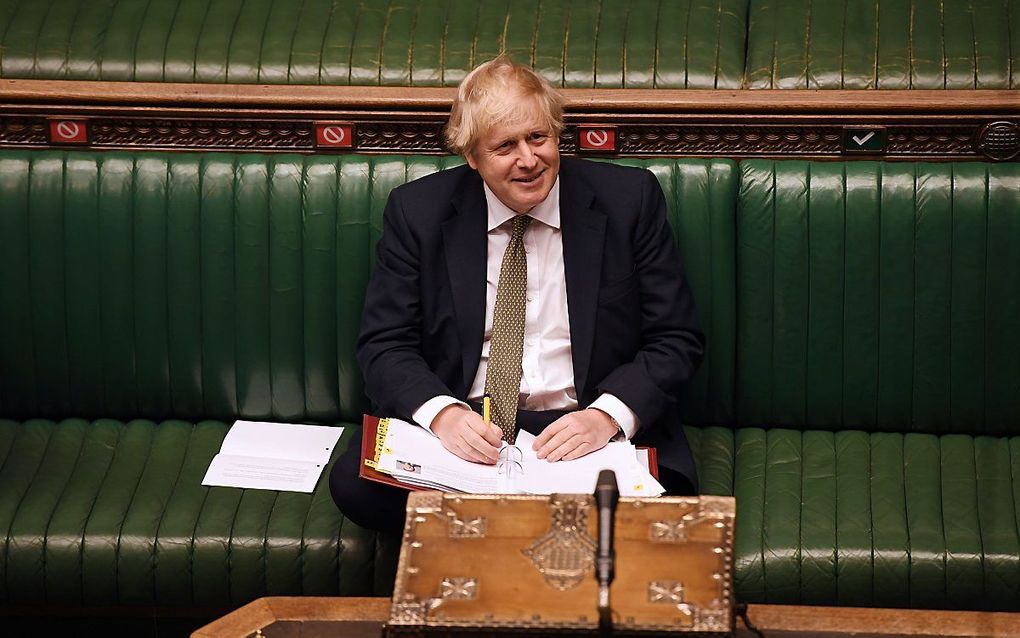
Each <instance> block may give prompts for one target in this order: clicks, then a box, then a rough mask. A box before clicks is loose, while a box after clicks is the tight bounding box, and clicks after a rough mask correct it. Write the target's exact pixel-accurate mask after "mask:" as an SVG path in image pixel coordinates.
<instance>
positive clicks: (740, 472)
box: [734, 428, 1020, 611]
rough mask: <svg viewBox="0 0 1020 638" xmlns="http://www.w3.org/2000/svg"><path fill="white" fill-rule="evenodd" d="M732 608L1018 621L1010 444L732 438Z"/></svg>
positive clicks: (1019, 447)
mask: <svg viewBox="0 0 1020 638" xmlns="http://www.w3.org/2000/svg"><path fill="white" fill-rule="evenodd" d="M735 453H736V460H735V470H734V472H735V489H734V495H735V496H736V498H737V503H738V508H737V509H738V514H737V530H736V559H735V569H736V590H737V598H738V599H739V600H741V601H743V602H767V603H783V604H815V605H851V606H876V607H931V608H962V609H994V610H1013V611H1016V610H1018V609H1020V541H1018V535H1017V530H1018V529H1020V509H1018V508H1017V504H1018V503H1020V481H1018V480H1017V477H1020V437H1012V438H993V437H986V436H979V437H971V436H968V435H961V434H947V435H942V436H937V435H933V434H920V433H908V434H902V433H878V432H876V433H867V432H862V431H856V430H843V431H839V432H835V433H833V432H825V431H818V430H807V431H798V430H788V429H772V430H762V429H759V428H742V429H739V430H737V432H736V450H735Z"/></svg>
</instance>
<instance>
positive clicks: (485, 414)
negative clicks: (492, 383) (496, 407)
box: [482, 392, 492, 425]
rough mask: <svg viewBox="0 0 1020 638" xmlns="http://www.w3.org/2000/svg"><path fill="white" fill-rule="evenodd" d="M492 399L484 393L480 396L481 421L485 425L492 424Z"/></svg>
mask: <svg viewBox="0 0 1020 638" xmlns="http://www.w3.org/2000/svg"><path fill="white" fill-rule="evenodd" d="M491 409H492V397H490V396H489V393H488V392H486V393H485V394H483V395H482V419H483V420H484V421H485V425H489V424H490V423H492V412H491V411H490V410H491Z"/></svg>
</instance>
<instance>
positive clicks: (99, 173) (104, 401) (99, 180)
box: [29, 155, 110, 414]
mask: <svg viewBox="0 0 1020 638" xmlns="http://www.w3.org/2000/svg"><path fill="white" fill-rule="evenodd" d="M104 159H105V157H104V156H102V155H100V156H98V157H96V214H95V216H94V217H93V221H94V222H95V224H96V237H97V238H101V237H102V236H103V228H102V226H103V222H102V216H103V212H102V211H103V206H102V204H103V165H104V162H103V160H104ZM29 246H31V244H29ZM100 250H102V244H101V240H100ZM101 259H102V258H101V257H99V258H98V259H97V260H96V261H97V263H96V290H97V291H101V290H103V288H104V287H105V283H104V281H103V265H102V262H101ZM29 283H31V282H29ZM105 314H106V313H105V312H103V301H102V298H101V297H100V299H98V300H97V303H96V318H97V319H98V325H99V343H100V348H99V381H100V383H99V385H100V394H99V402H100V405H101V406H102V407H101V409H102V413H103V414H109V412H110V406H109V397H110V393H109V390H108V389H107V387H108V385H109V384H108V379H107V376H108V375H107V370H106V359H107V357H106V347H105V345H106V344H105V343H104V339H103V335H104V333H105V330H103V324H104V315H105ZM34 332H35V331H33V334H34ZM37 376H38V375H37Z"/></svg>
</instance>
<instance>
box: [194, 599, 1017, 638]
mask: <svg viewBox="0 0 1020 638" xmlns="http://www.w3.org/2000/svg"><path fill="white" fill-rule="evenodd" d="M389 612H390V599H389V598H380V597H372V598H368V597H362V598H358V597H342V596H341V597H337V596H329V597H325V596H273V597H267V598H260V599H258V600H255V601H253V602H250V603H248V604H247V605H245V606H243V607H240V608H239V609H236V610H234V611H233V612H231V613H229V614H227V615H226V616H224V617H222V618H220V619H218V620H216V621H214V622H212V623H210V624H208V625H206V626H204V627H202V628H200V629H198V630H197V631H195V632H194V633H193V634H191V635H192V638H245V637H247V636H251V635H252V634H254V633H255V632H256V631H257V630H258V629H262V628H265V627H266V626H267V625H269V624H271V623H273V622H274V621H278V620H291V621H302V620H315V621H345V620H349V621H362V622H378V623H380V624H381V623H384V622H385V621H386V620H387V618H389ZM747 615H748V619H749V620H750V621H751V623H752V624H753V625H754V626H755V627H756V628H757V629H758V630H760V631H762V632H764V634H765V636H766V637H768V636H770V635H775V634H776V633H777V632H781V633H782V634H783V635H787V636H793V635H804V636H850V635H857V636H890V637H892V636H895V637H909V636H955V637H960V638H984V637H989V638H992V637H994V638H1020V612H987V611H944V610H929V609H884V608H870V607H822V606H808V605H748V614H747ZM742 630H746V627H745V625H744V623H743V622H742V621H740V620H738V621H737V633H738V635H750V634H749V633H748V632H746V631H742Z"/></svg>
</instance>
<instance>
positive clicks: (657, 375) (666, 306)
mask: <svg viewBox="0 0 1020 638" xmlns="http://www.w3.org/2000/svg"><path fill="white" fill-rule="evenodd" d="M644 175H645V180H644V182H643V184H642V197H641V207H640V213H639V215H638V218H637V221H636V226H635V229H634V262H635V263H634V275H635V277H636V278H637V286H638V290H639V294H640V309H641V326H640V331H641V339H640V343H641V347H640V349H639V350H638V351H637V353H636V354H635V356H634V358H633V360H631V361H628V362H625V363H623V364H621V365H619V366H618V367H616V368H615V369H614V370H613V371H612V372H610V373H609V374H608V375H607V376H606V377H605V378H604V379H603V380H602V381H601V383H599V384H598V389H599V390H600V391H601V392H608V393H611V394H614V395H616V396H617V397H618V398H619V399H620V400H622V401H623V402H624V403H626V404H627V405H628V406H629V407H630V408H631V409H632V410H633V411H634V412H635V414H637V416H638V419H639V420H640V423H641V425H642V427H644V426H647V425H650V424H652V423H654V422H655V421H657V420H658V419H659V417H660V416H662V415H663V413H664V412H665V411H666V410H667V409H669V408H671V407H672V406H673V405H674V404H675V402H676V397H677V395H678V393H679V391H680V387H681V385H682V384H683V382H685V381H686V380H688V379H689V378H690V377H691V376H692V375H693V374H694V372H695V371H696V370H697V367H698V365H699V364H700V363H701V358H702V355H703V353H704V344H705V338H704V335H703V333H702V331H701V328H700V325H699V323H698V317H697V311H696V309H695V306H694V298H693V296H692V294H691V290H690V288H689V287H688V285H687V281H686V278H685V276H684V270H683V266H682V264H681V259H680V254H679V251H678V250H677V248H676V245H675V244H674V241H673V232H672V227H671V226H670V224H669V222H668V220H667V219H666V200H665V197H664V196H663V193H662V188H661V187H660V186H659V183H658V181H657V180H656V178H655V176H654V175H653V174H652V173H651V172H647V171H646V172H645V173H644ZM596 347H597V346H596Z"/></svg>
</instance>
